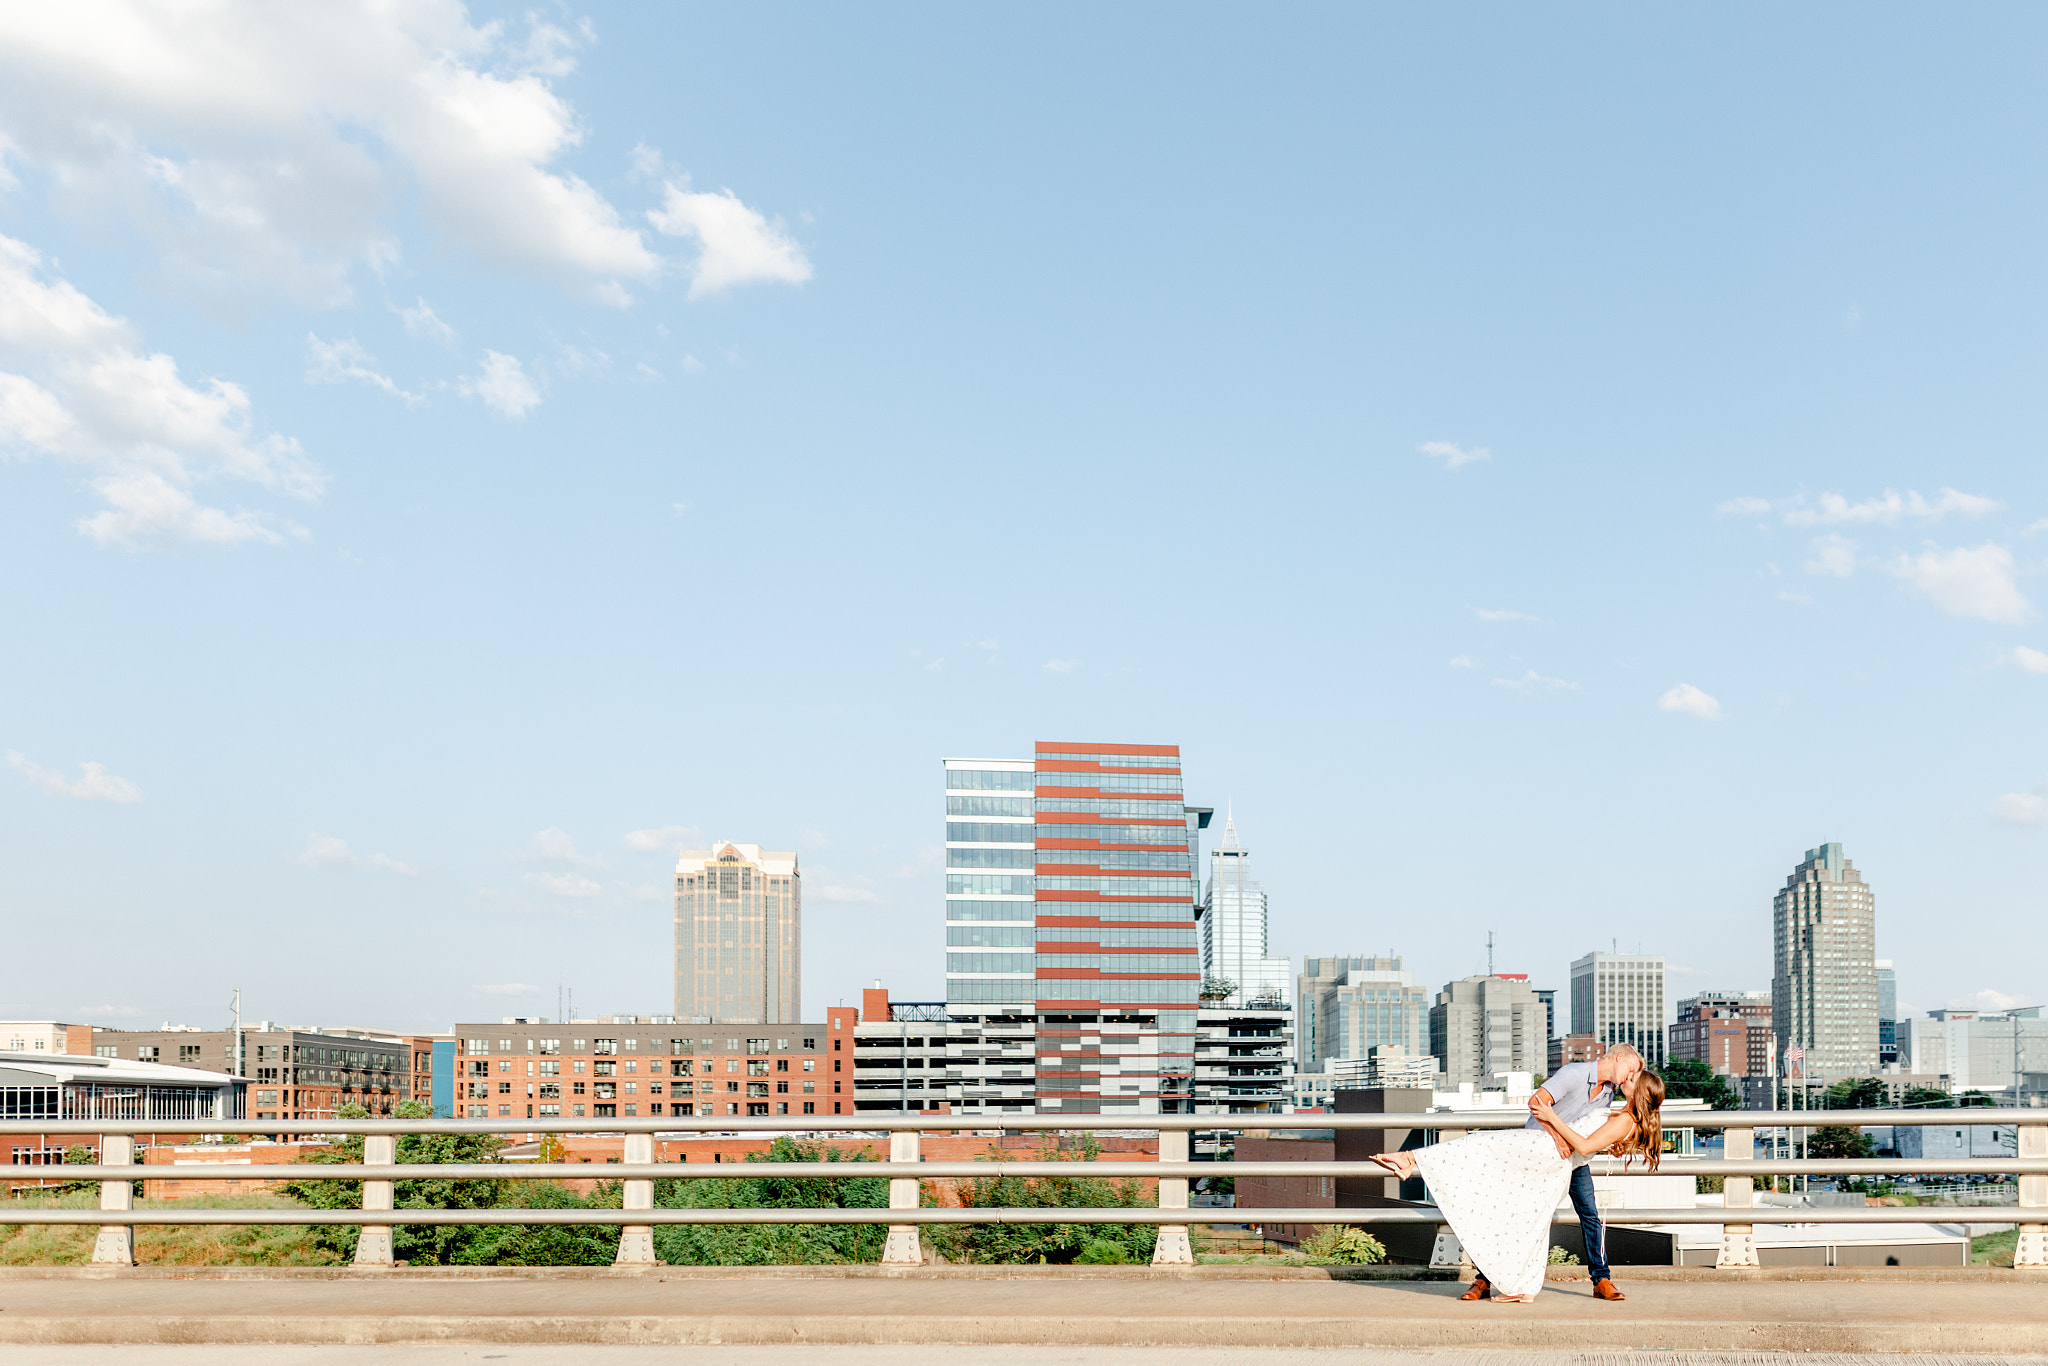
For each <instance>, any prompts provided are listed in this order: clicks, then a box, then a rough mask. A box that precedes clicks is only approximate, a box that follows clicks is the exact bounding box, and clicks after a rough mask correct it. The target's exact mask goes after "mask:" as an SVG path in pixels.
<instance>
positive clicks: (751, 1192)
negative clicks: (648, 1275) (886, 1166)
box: [654, 1138, 889, 1266]
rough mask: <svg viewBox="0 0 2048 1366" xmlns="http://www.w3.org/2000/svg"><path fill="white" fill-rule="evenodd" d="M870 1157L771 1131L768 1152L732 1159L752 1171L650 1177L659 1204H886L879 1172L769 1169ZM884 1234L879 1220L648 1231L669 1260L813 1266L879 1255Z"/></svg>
mask: <svg viewBox="0 0 2048 1366" xmlns="http://www.w3.org/2000/svg"><path fill="white" fill-rule="evenodd" d="M874 1160H875V1159H874V1158H873V1157H871V1156H869V1155H868V1154H867V1153H865V1152H859V1151H855V1152H843V1151H841V1150H840V1149H838V1148H830V1147H826V1146H825V1145H823V1144H819V1143H799V1142H797V1141H796V1140H795V1139H789V1138H778V1139H776V1140H775V1142H774V1143H772V1144H770V1145H769V1149H768V1151H767V1153H765V1154H756V1155H754V1156H750V1157H748V1159H747V1162H746V1164H740V1163H735V1164H733V1165H734V1166H736V1167H737V1166H742V1165H747V1166H753V1165H754V1164H761V1167H756V1173H755V1174H753V1175H749V1176H745V1177H734V1178H725V1177H720V1178H717V1179H715V1180H713V1179H694V1178H693V1179H687V1180H684V1179H670V1180H664V1181H657V1182H655V1183H654V1203H655V1204H656V1205H658V1206H660V1207H662V1208H664V1209H887V1208H888V1206H889V1182H888V1180H887V1178H885V1177H856V1178H852V1179H848V1180H832V1179H829V1178H826V1177H818V1176H808V1177H785V1176H776V1175H774V1174H773V1164H774V1163H777V1162H872V1161H874ZM762 1167H765V1168H766V1170H763V1169H762ZM888 1237H889V1230H888V1229H887V1227H886V1226H884V1225H881V1224H663V1225H659V1226H657V1227H656V1228H655V1230H654V1248H655V1251H656V1252H657V1253H658V1254H660V1256H661V1259H662V1260H663V1261H664V1262H667V1263H669V1264H670V1265H671V1266H815V1265H821V1264H832V1263H840V1262H873V1261H879V1260H881V1256H882V1244H883V1243H884V1242H886V1241H887V1240H888Z"/></svg>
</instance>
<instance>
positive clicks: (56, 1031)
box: [0, 1020, 92, 1057]
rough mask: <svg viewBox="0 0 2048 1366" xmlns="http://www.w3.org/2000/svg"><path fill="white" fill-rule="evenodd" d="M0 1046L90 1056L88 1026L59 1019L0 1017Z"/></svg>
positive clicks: (11, 1049) (10, 1049) (20, 1049)
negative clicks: (7, 1018)
mask: <svg viewBox="0 0 2048 1366" xmlns="http://www.w3.org/2000/svg"><path fill="white" fill-rule="evenodd" d="M0 1049H4V1050H5V1051H6V1052H9V1053H73V1054H81V1055H83V1056H86V1057H91V1056H92V1026H91V1025H81V1024H65V1023H63V1022H62V1021H61V1020H0Z"/></svg>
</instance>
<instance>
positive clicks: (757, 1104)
mask: <svg viewBox="0 0 2048 1366" xmlns="http://www.w3.org/2000/svg"><path fill="white" fill-rule="evenodd" d="M767 1113H768V1102H767V1101H765V1100H762V1101H750V1102H748V1104H747V1114H748V1115H749V1116H753V1115H762V1116H766V1115H767Z"/></svg>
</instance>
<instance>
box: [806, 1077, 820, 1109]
mask: <svg viewBox="0 0 2048 1366" xmlns="http://www.w3.org/2000/svg"><path fill="white" fill-rule="evenodd" d="M817 1089H818V1083H816V1082H814V1081H807V1082H805V1083H804V1094H805V1095H807V1096H808V1095H810V1094H811V1093H812V1092H813V1091H816V1090H817ZM804 1113H805V1114H809V1113H810V1111H809V1110H806V1111H804Z"/></svg>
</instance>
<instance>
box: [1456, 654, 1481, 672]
mask: <svg viewBox="0 0 2048 1366" xmlns="http://www.w3.org/2000/svg"><path fill="white" fill-rule="evenodd" d="M1478 663H1479V661H1478V660H1476V659H1474V658H1472V656H1470V655H1452V656H1451V667H1452V668H1453V669H1470V668H1475V667H1477V666H1478Z"/></svg>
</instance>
